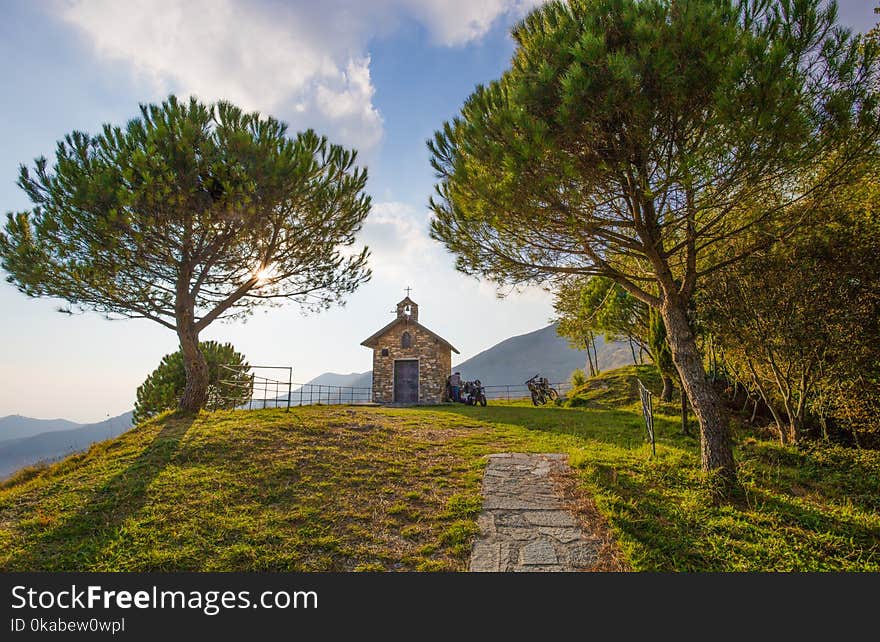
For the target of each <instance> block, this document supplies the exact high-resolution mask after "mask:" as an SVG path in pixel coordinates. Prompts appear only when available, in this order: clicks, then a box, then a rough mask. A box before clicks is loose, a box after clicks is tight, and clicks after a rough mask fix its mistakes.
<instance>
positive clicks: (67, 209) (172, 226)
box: [0, 96, 370, 412]
mask: <svg viewBox="0 0 880 642" xmlns="http://www.w3.org/2000/svg"><path fill="white" fill-rule="evenodd" d="M355 160H356V152H354V151H349V150H346V149H343V148H342V147H339V146H338V145H331V144H329V143H328V142H327V139H325V138H323V137H320V136H318V135H317V134H315V133H314V132H313V131H311V130H309V131H306V132H303V133H299V134H297V135H296V136H294V137H289V136H288V135H287V126H286V125H285V124H283V123H281V122H279V121H277V120H275V119H274V118H267V117H261V116H260V115H259V114H256V113H253V114H249V113H245V112H243V111H242V110H241V109H239V108H237V107H235V106H234V105H231V104H229V103H226V102H219V103H217V104H215V105H205V104H202V103H200V102H198V101H197V100H195V99H190V100H189V101H185V102H182V101H178V100H177V99H176V98H175V97H173V96H172V97H170V98H169V99H168V100H167V101H166V102H164V103H162V104H161V105H145V106H142V107H141V115H140V117H139V118H135V119H133V120H131V121H129V123H128V124H127V125H126V126H125V127H114V126H111V125H105V126H104V127H103V129H102V130H101V133H99V134H97V135H94V136H90V135H88V134H85V133H82V132H73V133H72V134H69V135H68V136H66V137H65V138H64V140H63V141H61V142H59V143H58V148H57V150H56V153H55V162H54V165H53V166H51V168H50V165H49V162H48V161H47V160H46V159H45V158H39V159H37V160H36V163H35V165H34V167H33V168H28V167H25V166H22V168H21V175H20V177H19V181H18V184H19V185H20V186H21V188H22V189H23V190H24V191H25V192H26V193H27V195H28V196H29V197H30V200H31V202H32V203H33V208H32V209H30V210H29V211H25V212H19V213H14V214H9V215H8V220H7V223H6V228H5V231H4V232H3V233H0V259H2V266H3V268H4V269H5V270H6V271H7V272H8V273H9V277H8V280H9V281H10V282H12V283H14V284H15V285H16V286H17V287H18V289H19V290H21V291H22V292H24V293H25V294H27V295H29V296H51V297H59V298H62V299H66V300H67V301H69V302H70V304H71V305H72V306H73V307H77V308H82V309H91V310H96V311H99V312H102V313H104V314H106V315H107V316H108V317H110V318H118V317H127V318H143V319H150V320H152V321H155V322H156V323H159V324H161V325H163V326H165V327H166V328H169V329H171V330H173V331H175V332H176V333H177V336H178V338H179V341H180V348H181V351H182V354H183V362H184V366H185V370H186V387H185V390H184V393H183V395H182V396H181V399H180V407H181V408H182V409H184V410H186V411H190V412H192V411H196V410H198V409H200V408H202V407H203V406H204V405H205V401H206V399H207V393H208V367H207V364H206V362H205V358H204V355H202V353H201V352H200V350H199V333H200V332H201V331H202V330H204V329H205V328H206V327H207V326H208V325H209V324H210V323H212V322H214V321H216V320H217V319H224V318H231V317H241V316H243V315H246V314H247V313H249V312H250V311H251V310H252V309H253V308H254V307H255V306H257V305H260V304H265V303H269V302H272V301H278V300H282V299H288V300H293V301H296V302H297V303H299V304H300V305H301V306H302V307H304V308H306V309H322V308H325V307H327V306H329V305H331V304H332V303H334V302H341V301H342V300H343V297H344V295H345V294H347V293H349V292H352V291H353V290H354V289H355V288H357V287H358V285H359V284H361V283H362V282H363V281H365V280H366V279H368V278H369V276H370V272H369V270H368V269H367V267H366V262H367V257H368V252H367V250H366V248H364V249H363V250H362V251H360V252H357V251H349V248H350V246H352V245H353V244H354V242H355V236H354V235H355V233H356V232H357V231H358V230H359V229H360V228H361V225H362V224H363V221H364V219H365V218H366V216H367V214H368V212H369V211H370V199H369V197H368V196H367V195H366V194H365V193H364V188H365V186H366V181H367V174H366V170H363V169H360V168H358V167H357V166H356V165H355Z"/></svg>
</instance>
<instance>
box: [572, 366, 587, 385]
mask: <svg viewBox="0 0 880 642" xmlns="http://www.w3.org/2000/svg"><path fill="white" fill-rule="evenodd" d="M586 382H587V375H586V374H584V371H583V370H581V369H580V368H576V369H575V371H574V372H572V373H571V387H572V388H580V387H581V386H582V385H584V384H585V383H586Z"/></svg>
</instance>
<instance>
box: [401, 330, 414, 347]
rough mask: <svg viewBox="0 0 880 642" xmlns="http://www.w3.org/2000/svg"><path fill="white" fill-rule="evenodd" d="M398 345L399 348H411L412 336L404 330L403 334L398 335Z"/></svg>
mask: <svg viewBox="0 0 880 642" xmlns="http://www.w3.org/2000/svg"><path fill="white" fill-rule="evenodd" d="M400 347H401V348H411V347H412V336H411V335H410V333H409V332H404V333H403V336H402V337H400Z"/></svg>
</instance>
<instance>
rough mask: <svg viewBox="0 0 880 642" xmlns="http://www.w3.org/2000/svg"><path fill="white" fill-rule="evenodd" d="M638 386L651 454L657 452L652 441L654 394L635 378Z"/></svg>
mask: <svg viewBox="0 0 880 642" xmlns="http://www.w3.org/2000/svg"><path fill="white" fill-rule="evenodd" d="M636 381H637V382H638V386H639V398H640V399H641V400H642V416H643V417H644V418H645V430H647V431H648V441H650V442H651V454H652V455H656V454H657V446H656V444H655V443H654V395H653V394H651V391H650V390H648V389H647V388H645V386H644V385H643V384H642V382H641V381H640V380H638V379H637V380H636Z"/></svg>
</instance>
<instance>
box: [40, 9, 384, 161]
mask: <svg viewBox="0 0 880 642" xmlns="http://www.w3.org/2000/svg"><path fill="white" fill-rule="evenodd" d="M315 4H317V3H315ZM315 4H310V3H301V5H296V4H292V5H284V6H281V5H272V6H271V9H272V11H269V9H270V7H269V5H259V4H257V3H252V2H243V1H241V0H156V1H154V2H148V3H147V2H144V3H130V2H117V1H115V0H79V1H75V2H69V3H64V4H59V5H57V10H58V13H59V15H60V17H61V18H62V19H63V20H64V21H66V22H68V23H70V24H71V25H74V26H75V27H77V28H78V29H79V30H80V31H81V32H82V33H83V34H84V35H85V36H86V37H87V38H88V39H89V40H90V42H91V43H92V45H93V46H94V49H95V51H96V52H97V53H98V55H99V56H101V57H104V58H106V59H109V60H121V61H125V62H128V63H129V64H131V66H132V67H133V69H134V70H135V72H136V73H137V74H139V75H140V76H142V77H143V78H145V79H146V80H148V81H149V82H150V83H151V84H152V85H153V89H154V91H155V92H156V93H158V94H159V95H162V94H165V93H168V92H172V91H174V92H178V93H183V94H195V95H197V96H199V97H200V98H201V99H203V100H216V99H219V98H224V99H227V100H230V101H232V102H234V103H236V104H238V105H240V106H241V107H243V108H245V109H249V110H259V111H261V112H264V113H271V114H273V115H277V116H279V117H281V118H283V119H285V120H288V121H289V122H290V124H291V125H292V127H293V129H303V128H305V127H315V128H317V129H319V130H323V131H329V132H330V133H331V137H332V138H333V139H334V142H336V141H338V142H342V143H344V144H347V145H355V146H358V147H362V148H369V147H371V146H373V145H375V144H376V143H377V142H378V141H379V139H380V138H381V135H382V119H381V117H380V115H379V112H378V110H377V109H376V108H375V107H374V105H373V102H372V99H373V92H374V88H373V85H372V83H371V81H370V69H369V65H370V59H369V57H368V56H366V55H365V54H363V53H362V51H363V49H364V47H363V44H364V39H363V38H364V35H363V33H362V32H361V31H360V29H361V27H359V26H358V25H356V24H353V23H349V22H346V21H345V20H339V21H336V20H333V18H332V16H330V15H327V14H326V13H322V12H320V11H316V6H315Z"/></svg>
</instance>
